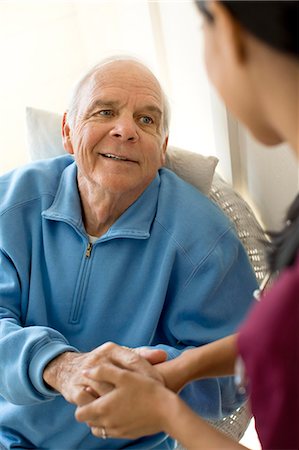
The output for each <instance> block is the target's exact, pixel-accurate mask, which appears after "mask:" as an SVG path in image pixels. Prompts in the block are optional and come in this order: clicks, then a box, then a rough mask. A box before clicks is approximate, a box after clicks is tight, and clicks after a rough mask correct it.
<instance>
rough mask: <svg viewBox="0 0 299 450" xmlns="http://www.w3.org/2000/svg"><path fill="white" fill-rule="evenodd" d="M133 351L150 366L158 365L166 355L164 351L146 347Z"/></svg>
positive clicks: (164, 359)
mask: <svg viewBox="0 0 299 450" xmlns="http://www.w3.org/2000/svg"><path fill="white" fill-rule="evenodd" d="M134 351H135V352H136V353H138V355H140V356H142V357H143V358H144V359H146V360H147V361H148V362H149V363H151V364H153V365H154V364H160V363H162V362H164V361H166V359H167V353H166V352H165V351H164V350H160V349H152V348H147V347H139V348H135V349H134Z"/></svg>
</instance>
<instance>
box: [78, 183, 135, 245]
mask: <svg viewBox="0 0 299 450" xmlns="http://www.w3.org/2000/svg"><path fill="white" fill-rule="evenodd" d="M78 189H79V193H80V198H81V206H82V215H83V222H84V226H85V230H86V232H87V234H89V235H91V236H97V237H100V236H102V235H103V234H105V233H106V232H107V231H108V230H109V228H110V227H111V226H112V225H113V223H114V222H115V221H116V220H117V219H118V218H119V217H120V216H121V215H122V214H123V212H124V211H125V210H126V209H127V208H129V206H130V205H131V204H132V203H134V201H135V200H136V199H137V198H138V196H136V193H135V195H134V196H130V195H125V196H124V195H122V194H119V193H112V192H109V191H106V190H105V191H103V190H101V189H99V187H98V186H97V187H95V186H92V185H90V184H89V183H88V182H86V180H84V179H83V178H81V177H80V176H78Z"/></svg>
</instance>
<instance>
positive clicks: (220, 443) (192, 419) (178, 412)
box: [163, 393, 246, 450]
mask: <svg viewBox="0 0 299 450" xmlns="http://www.w3.org/2000/svg"><path fill="white" fill-rule="evenodd" d="M171 394H172V397H169V399H168V402H167V405H168V411H167V416H166V417H165V418H164V427H163V429H164V431H165V432H166V433H168V434H169V435H170V436H172V437H173V438H174V439H176V440H178V441H179V442H180V444H181V445H182V446H183V447H185V448H187V449H190V450H191V449H194V450H195V449H196V450H208V449H213V450H215V449H225V450H244V449H245V448H246V447H243V446H242V445H240V444H238V443H237V442H235V441H233V440H232V439H231V438H229V437H228V436H226V435H225V434H224V433H222V432H220V431H218V430H216V429H215V428H214V427H212V426H211V425H210V424H208V423H207V422H205V421H204V420H203V419H201V418H200V417H199V416H197V415H196V414H195V413H194V412H193V411H192V410H191V409H190V408H189V407H188V406H187V405H186V404H185V403H184V402H183V401H182V400H181V399H180V398H179V397H178V396H177V395H175V394H173V393H171Z"/></svg>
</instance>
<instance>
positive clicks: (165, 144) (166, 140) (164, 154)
mask: <svg viewBox="0 0 299 450" xmlns="http://www.w3.org/2000/svg"><path fill="white" fill-rule="evenodd" d="M167 145H168V136H166V138H165V139H164V142H163V144H162V155H161V160H162V165H163V166H164V164H165V162H166V150H167Z"/></svg>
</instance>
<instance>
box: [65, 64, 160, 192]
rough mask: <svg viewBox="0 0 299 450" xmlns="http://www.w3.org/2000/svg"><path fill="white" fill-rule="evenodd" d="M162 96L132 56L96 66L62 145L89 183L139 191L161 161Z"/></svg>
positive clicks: (98, 187)
mask: <svg viewBox="0 0 299 450" xmlns="http://www.w3.org/2000/svg"><path fill="white" fill-rule="evenodd" d="M163 114H164V111H163V101H162V95H161V90H160V87H159V85H158V83H157V81H156V80H155V78H154V77H153V76H152V74H151V73H150V72H149V71H148V70H147V69H145V68H144V67H143V66H141V65H140V64H137V63H135V62H132V61H117V62H113V63H108V64H106V65H104V66H103V67H102V68H100V69H99V70H98V71H97V72H96V73H95V74H94V76H93V77H92V78H91V79H90V80H89V81H88V82H87V83H86V85H84V87H83V89H82V91H81V96H80V101H79V108H78V114H77V117H76V121H75V125H74V128H73V129H71V130H69V137H70V139H69V144H68V146H67V147H66V148H67V150H68V151H69V152H70V153H74V156H75V159H76V162H77V166H78V174H79V176H81V178H82V177H83V178H84V181H86V182H88V184H89V186H90V187H91V188H93V189H101V190H104V191H106V192H110V193H112V194H126V193H128V194H129V195H133V196H138V195H140V194H141V193H142V192H143V191H144V189H145V188H146V187H147V186H148V185H149V184H150V183H151V181H152V180H153V179H154V177H155V175H156V173H157V170H158V169H159V168H160V167H161V165H163V163H164V153H165V150H166V143H167V138H166V137H165V136H164V132H163V127H162V122H163Z"/></svg>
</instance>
